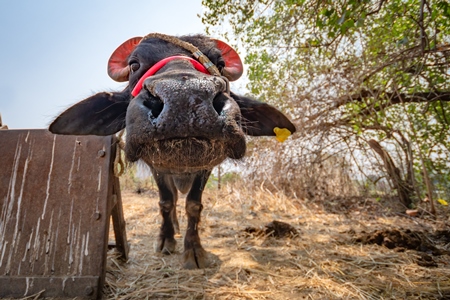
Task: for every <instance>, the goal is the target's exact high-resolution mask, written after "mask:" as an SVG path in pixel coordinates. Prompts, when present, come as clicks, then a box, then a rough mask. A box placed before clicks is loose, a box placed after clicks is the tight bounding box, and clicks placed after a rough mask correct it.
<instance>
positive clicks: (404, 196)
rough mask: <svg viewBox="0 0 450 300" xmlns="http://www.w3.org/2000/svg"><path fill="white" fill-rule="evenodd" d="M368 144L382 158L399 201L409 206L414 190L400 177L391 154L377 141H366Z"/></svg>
mask: <svg viewBox="0 0 450 300" xmlns="http://www.w3.org/2000/svg"><path fill="white" fill-rule="evenodd" d="M368 144H369V146H370V148H372V149H373V150H374V151H375V152H376V153H377V154H378V155H379V156H380V157H381V159H382V160H383V163H384V167H385V169H386V172H387V174H388V175H389V177H390V179H391V180H392V182H393V184H394V187H395V189H396V190H397V193H398V197H399V198H400V202H402V203H403V204H404V205H405V206H406V207H408V208H409V207H410V206H411V203H412V201H411V195H412V194H413V192H414V190H413V188H412V187H411V186H410V185H409V184H408V183H407V182H406V181H405V180H403V179H402V177H401V176H400V170H399V169H398V168H397V167H396V166H395V163H394V161H393V160H392V158H391V156H390V155H389V153H387V152H386V150H384V149H383V147H382V146H381V145H380V144H379V143H378V142H377V141H375V140H370V141H368Z"/></svg>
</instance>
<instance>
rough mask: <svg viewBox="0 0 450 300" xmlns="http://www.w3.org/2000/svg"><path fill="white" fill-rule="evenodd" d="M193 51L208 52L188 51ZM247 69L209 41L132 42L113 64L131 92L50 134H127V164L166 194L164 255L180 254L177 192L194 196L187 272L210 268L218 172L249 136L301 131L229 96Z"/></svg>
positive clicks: (81, 110) (73, 115)
mask: <svg viewBox="0 0 450 300" xmlns="http://www.w3.org/2000/svg"><path fill="white" fill-rule="evenodd" d="M177 41H178V42H180V43H177ZM186 42H187V43H189V44H187V43H186ZM183 43H184V44H183ZM185 44H187V45H191V46H195V47H196V48H198V50H199V51H200V52H198V51H197V52H194V53H193V51H192V50H187V49H185V48H186V47H184V46H183V45H185ZM203 54H204V55H205V56H206V57H207V58H208V59H209V61H206V62H205V61H204V58H205V56H203ZM198 60H200V61H202V64H200V63H199V62H198ZM204 65H206V68H207V69H206V68H205V67H204ZM152 67H153V68H152ZM151 68H152V69H151ZM150 69H151V70H150ZM211 70H212V71H211ZM214 70H215V72H216V73H215V74H214ZM242 70H243V69H242V63H241V60H240V59H239V56H238V55H237V53H236V52H235V51H234V50H233V49H232V48H231V47H230V46H228V45H227V44H225V43H223V42H221V41H218V40H215V39H211V38H209V37H205V36H202V35H194V36H181V37H178V39H176V38H168V37H167V36H162V35H155V34H153V35H152V34H150V35H149V36H146V37H144V38H140V37H138V38H132V39H130V40H128V41H126V42H124V43H123V44H122V45H120V46H119V48H117V49H116V51H114V53H113V54H112V56H111V58H110V60H109V62H108V74H109V75H110V77H111V78H112V79H114V80H116V81H128V86H127V87H126V88H125V89H124V90H123V91H121V92H113V93H109V92H102V93H98V94H95V95H93V96H91V97H89V98H87V99H84V100H83V101H81V102H79V103H77V104H75V105H73V106H72V107H70V108H69V109H67V110H66V111H65V112H63V113H62V114H61V115H60V116H58V117H57V118H56V119H55V120H54V121H53V123H52V124H51V125H50V127H49V130H50V131H51V132H53V133H57V134H71V135H88V134H93V135H110V134H114V133H116V132H118V131H120V130H122V129H124V128H126V147H125V153H126V157H127V159H128V160H130V161H133V162H134V161H137V160H143V161H144V162H145V163H147V164H148V165H149V166H150V169H151V171H152V174H153V176H154V178H155V180H156V183H157V185H158V188H159V197H160V202H159V206H160V212H161V215H162V217H163V222H162V225H161V230H160V234H159V240H158V247H157V249H158V251H160V252H163V253H173V252H174V250H175V245H176V242H175V239H174V234H175V232H176V231H178V221H177V218H176V213H175V211H176V207H175V206H176V201H177V193H178V191H180V192H182V193H187V196H186V213H187V220H188V224H187V231H186V235H185V238H184V257H183V259H184V267H185V268H203V267H205V266H206V264H207V259H206V252H205V250H204V249H203V247H202V246H201V243H200V238H199V235H198V227H197V226H198V223H199V221H200V213H201V211H202V207H203V206H202V203H201V198H202V193H203V189H204V187H205V184H206V181H207V180H208V177H209V175H210V173H211V170H212V168H213V167H214V166H216V165H217V164H219V163H221V162H222V161H223V160H225V159H226V158H231V159H239V158H242V157H243V156H244V154H245V149H246V146H245V134H247V135H253V136H263V135H266V136H269V135H275V133H274V128H276V127H279V128H286V129H287V130H289V131H290V132H291V133H293V132H294V131H295V127H294V125H293V124H292V123H291V122H290V121H289V120H288V119H287V118H286V117H285V116H284V115H283V114H282V113H281V112H279V111H278V110H277V109H275V108H274V107H272V106H270V105H268V104H265V103H262V102H259V101H256V100H253V99H250V98H248V97H243V96H238V95H236V94H234V93H233V92H230V91H229V86H228V80H230V81H233V80H236V79H238V78H239V77H240V76H241V74H242ZM217 72H219V74H217ZM210 73H213V74H214V75H211V74H210ZM220 75H222V76H220Z"/></svg>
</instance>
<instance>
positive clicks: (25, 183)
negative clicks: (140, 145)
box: [0, 130, 128, 299]
mask: <svg viewBox="0 0 450 300" xmlns="http://www.w3.org/2000/svg"><path fill="white" fill-rule="evenodd" d="M116 143H117V141H116V139H115V137H114V136H107V137H98V136H82V137H81V136H60V135H53V134H51V133H49V132H48V131H47V130H0V297H13V298H21V297H27V296H29V295H34V294H36V293H40V294H41V296H43V297H58V298H69V297H71V298H73V297H79V298H85V299H98V298H101V295H102V287H103V283H104V278H105V266H106V254H107V247H108V236H109V224H110V216H112V219H113V226H114V232H115V237H116V244H117V248H118V250H119V251H120V253H121V255H122V257H123V258H124V259H127V255H128V244H127V242H126V233H125V222H124V219H123V212H122V202H121V196H120V187H119V181H118V178H117V177H116V176H114V172H113V163H114V158H115V155H116Z"/></svg>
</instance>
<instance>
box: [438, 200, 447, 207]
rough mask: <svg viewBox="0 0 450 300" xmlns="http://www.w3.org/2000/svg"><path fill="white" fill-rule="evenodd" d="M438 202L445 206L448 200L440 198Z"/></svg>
mask: <svg viewBox="0 0 450 300" xmlns="http://www.w3.org/2000/svg"><path fill="white" fill-rule="evenodd" d="M438 202H439V203H440V204H442V205H444V206H447V205H448V203H447V201H445V200H444V199H438Z"/></svg>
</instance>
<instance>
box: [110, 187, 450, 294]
mask: <svg viewBox="0 0 450 300" xmlns="http://www.w3.org/2000/svg"><path fill="white" fill-rule="evenodd" d="M141 192H142V193H140V194H137V193H135V192H133V191H122V198H123V205H124V212H125V219H126V222H127V235H128V240H129V243H130V259H129V261H128V262H122V261H121V260H120V259H119V258H118V257H117V254H116V253H115V251H114V250H112V251H110V253H109V255H108V269H107V277H106V285H105V288H104V293H105V298H107V299H450V221H449V218H450V210H449V209H448V208H446V207H442V206H441V207H439V208H438V209H439V216H438V218H437V220H433V219H432V218H431V217H429V216H428V215H425V214H424V215H422V216H420V217H415V218H411V217H409V216H407V215H405V214H404V211H405V209H404V208H403V207H401V206H399V205H396V203H397V202H396V201H395V200H393V199H384V200H379V201H377V200H376V199H371V198H363V199H361V198H354V199H345V200H344V199H327V200H325V201H308V200H299V199H290V198H287V197H285V196H283V195H277V194H272V193H270V192H268V191H262V190H260V191H257V192H252V191H248V190H246V189H245V188H237V187H230V186H229V187H225V188H223V189H222V190H220V191H218V190H207V191H206V192H205V194H204V197H203V203H204V210H203V213H202V223H201V231H200V234H201V240H202V244H203V246H204V248H205V249H206V250H207V251H208V253H209V259H210V262H211V264H210V266H209V267H208V268H206V269H203V270H194V271H189V270H183V269H182V268H181V261H180V259H181V252H182V245H183V242H182V237H177V242H178V251H177V253H175V254H173V255H162V254H157V253H155V251H154V245H155V242H156V237H157V235H158V230H159V226H160V220H161V219H160V216H159V211H158V199H157V192H156V191H154V190H150V191H141ZM177 211H178V215H179V220H180V227H181V231H182V233H184V231H185V229H186V218H185V213H184V197H180V200H179V203H178V207H177ZM111 238H113V236H112V234H111Z"/></svg>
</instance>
